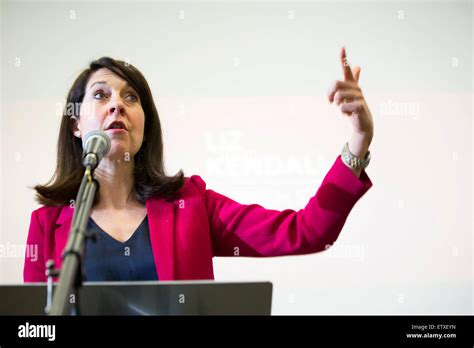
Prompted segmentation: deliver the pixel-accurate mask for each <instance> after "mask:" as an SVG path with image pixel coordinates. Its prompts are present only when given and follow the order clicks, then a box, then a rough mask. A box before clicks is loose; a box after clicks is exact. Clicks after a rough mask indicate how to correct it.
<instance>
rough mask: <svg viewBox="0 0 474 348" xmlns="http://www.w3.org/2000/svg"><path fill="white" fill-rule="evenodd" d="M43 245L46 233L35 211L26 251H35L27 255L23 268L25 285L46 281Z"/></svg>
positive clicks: (32, 215)
mask: <svg viewBox="0 0 474 348" xmlns="http://www.w3.org/2000/svg"><path fill="white" fill-rule="evenodd" d="M43 243H44V231H43V228H42V226H41V223H40V220H39V217H38V210H34V211H33V212H32V213H31V221H30V228H29V231H28V238H27V241H26V250H27V251H28V250H33V249H34V252H31V253H28V252H26V253H25V265H24V268H23V281H24V282H25V283H30V282H45V281H46V275H45V273H44V272H45V266H44V265H45V263H44V253H43V251H44V249H43Z"/></svg>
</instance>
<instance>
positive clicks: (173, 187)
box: [24, 48, 373, 282]
mask: <svg viewBox="0 0 474 348" xmlns="http://www.w3.org/2000/svg"><path fill="white" fill-rule="evenodd" d="M341 63H342V68H343V72H344V81H336V82H335V83H334V85H333V86H332V87H331V89H330V90H329V91H328V99H329V101H330V102H331V103H332V102H336V104H337V105H339V107H340V110H341V111H342V112H343V114H346V115H348V116H349V117H350V119H351V122H352V125H353V136H352V138H351V139H350V141H349V143H347V144H346V146H344V150H343V152H342V154H341V156H337V158H336V160H335V162H334V164H333V166H332V167H331V169H330V170H329V172H328V173H327V175H326V176H325V178H324V180H323V182H322V184H321V186H320V187H319V189H318V191H317V192H316V195H315V196H314V197H312V198H311V199H310V200H309V202H308V204H307V205H306V207H305V208H304V209H301V210H299V211H293V210H289V209H287V210H283V211H276V210H268V209H264V208H263V207H261V206H259V205H257V204H251V205H242V204H239V203H237V202H235V201H233V200H232V199H230V198H227V197H225V196H223V195H221V194H219V193H217V192H214V191H212V190H210V189H207V188H206V184H205V182H204V181H203V180H202V179H201V178H200V177H199V176H197V175H193V176H191V177H184V176H183V172H182V171H181V170H180V171H179V172H178V173H177V174H176V175H174V176H167V175H166V174H165V171H164V166H163V144H162V133H161V126H160V120H159V117H158V113H157V110H156V107H155V105H154V103H153V98H152V94H151V91H150V88H149V86H148V83H147V82H146V80H145V78H144V77H143V75H142V74H141V73H140V72H139V71H138V70H137V69H136V68H135V67H133V66H132V65H130V64H127V63H124V62H122V61H117V60H114V59H111V58H108V57H103V58H101V59H99V60H97V61H94V62H92V63H91V64H90V67H89V68H88V69H87V70H85V71H83V72H82V73H81V74H80V76H79V77H78V78H77V79H76V81H75V82H74V84H73V85H72V87H71V89H70V91H69V94H68V96H67V104H66V108H65V110H64V117H63V118H62V121H61V127H60V133H59V141H58V153H57V158H58V159H57V166H56V171H55V174H54V176H53V178H52V179H51V180H50V181H49V182H48V183H47V184H46V185H37V186H35V187H34V188H35V190H36V192H37V200H38V202H39V203H40V204H42V205H43V206H42V207H41V208H39V209H37V210H35V211H33V213H32V214H31V223H30V229H29V234H28V240H27V244H28V245H29V247H31V246H33V247H34V246H36V247H37V248H38V256H39V257H37V258H35V259H31V258H28V257H26V258H25V267H24V280H25V282H43V281H45V280H46V277H45V262H46V261H48V260H50V259H53V260H54V261H55V265H56V267H60V265H61V253H62V251H63V249H64V247H65V244H66V241H67V238H68V233H69V230H70V227H71V220H72V216H73V212H74V199H75V198H76V195H77V191H78V188H79V185H80V182H81V179H82V175H83V166H82V163H81V161H82V137H83V136H84V135H85V134H87V133H88V132H89V131H92V130H96V129H101V130H104V131H105V132H106V133H107V134H108V135H109V136H110V138H111V143H112V146H111V150H110V152H109V153H108V154H107V156H106V157H104V159H103V160H102V161H101V162H100V164H99V166H98V167H97V169H96V170H95V175H96V177H97V180H98V183H99V189H98V190H97V194H96V197H95V200H94V204H93V207H92V211H91V217H90V219H89V225H88V229H89V230H92V231H94V232H95V239H94V238H90V239H88V240H87V244H86V256H85V261H84V266H85V267H84V269H85V276H86V278H85V279H86V280H88V281H94V280H102V281H103V280H106V281H108V280H157V279H159V280H183V279H214V274H213V267H212V257H213V256H251V257H257V256H260V257H262V256H281V255H299V254H308V253H314V252H319V251H322V250H325V249H327V248H328V247H329V246H330V245H331V244H332V243H334V241H335V240H336V239H337V237H338V235H339V233H340V231H341V229H342V227H343V225H344V223H345V221H346V219H347V216H348V215H349V212H350V211H351V209H352V207H353V206H354V205H355V203H356V202H357V201H358V200H359V198H360V197H362V196H363V195H364V193H365V192H366V191H367V190H368V189H369V188H370V187H371V186H372V182H371V181H370V179H369V177H368V176H367V174H366V173H365V171H364V168H365V167H366V166H367V164H368V162H369V160H370V156H369V152H368V149H369V146H370V143H371V141H372V137H373V120H372V116H371V114H370V111H369V109H368V107H367V104H366V102H365V100H364V97H363V95H362V92H361V89H360V88H359V86H358V79H359V74H360V68H358V67H356V68H354V69H353V71H352V70H351V68H350V67H349V65H348V64H347V61H346V53H345V50H344V48H342V50H341Z"/></svg>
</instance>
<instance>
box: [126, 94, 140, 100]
mask: <svg viewBox="0 0 474 348" xmlns="http://www.w3.org/2000/svg"><path fill="white" fill-rule="evenodd" d="M127 98H131V99H130V100H131V101H138V97H137V96H136V95H135V94H129V95H127Z"/></svg>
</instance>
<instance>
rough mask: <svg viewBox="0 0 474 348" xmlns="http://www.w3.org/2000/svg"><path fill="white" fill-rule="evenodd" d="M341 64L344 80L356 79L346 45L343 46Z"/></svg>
mask: <svg viewBox="0 0 474 348" xmlns="http://www.w3.org/2000/svg"><path fill="white" fill-rule="evenodd" d="M341 64H342V71H343V72H344V81H355V78H354V76H353V75H352V71H351V67H350V66H349V62H348V61H347V56H346V49H345V47H342V49H341Z"/></svg>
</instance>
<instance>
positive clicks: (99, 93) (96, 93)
mask: <svg viewBox="0 0 474 348" xmlns="http://www.w3.org/2000/svg"><path fill="white" fill-rule="evenodd" d="M93 95H94V99H102V98H103V97H105V94H104V92H101V91H97V92H95V93H94V94H93Z"/></svg>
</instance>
